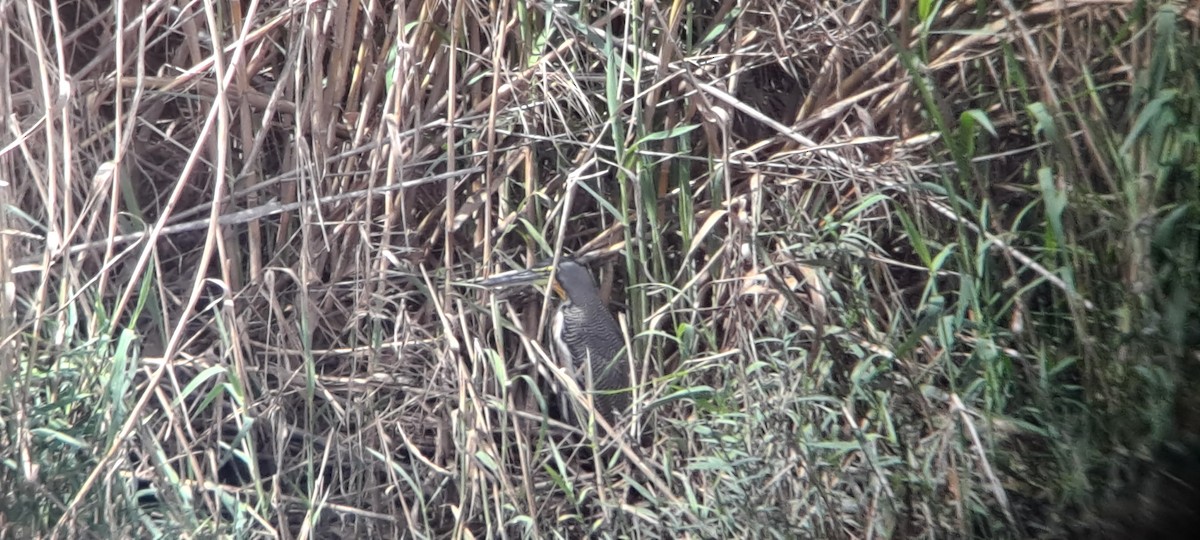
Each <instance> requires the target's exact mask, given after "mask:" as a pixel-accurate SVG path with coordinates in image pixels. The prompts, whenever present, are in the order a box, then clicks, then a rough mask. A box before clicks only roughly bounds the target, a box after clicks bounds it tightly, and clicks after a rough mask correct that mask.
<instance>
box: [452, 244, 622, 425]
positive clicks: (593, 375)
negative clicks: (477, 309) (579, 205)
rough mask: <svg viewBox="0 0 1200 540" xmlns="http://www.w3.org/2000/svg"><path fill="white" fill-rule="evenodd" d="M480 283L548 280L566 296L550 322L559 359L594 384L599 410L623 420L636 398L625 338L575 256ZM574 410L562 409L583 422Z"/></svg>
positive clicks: (613, 421) (583, 384) (612, 421)
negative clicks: (551, 322)
mask: <svg viewBox="0 0 1200 540" xmlns="http://www.w3.org/2000/svg"><path fill="white" fill-rule="evenodd" d="M476 284H477V285H481V286H484V287H488V288H494V289H499V288H505V287H513V286H519V285H542V286H545V285H549V286H550V289H551V290H553V291H554V293H555V294H556V295H557V296H558V297H559V298H560V299H561V302H560V303H559V306H558V310H557V312H556V313H555V315H554V323H553V325H552V326H551V332H552V334H553V339H554V344H555V348H556V349H557V350H558V356H559V362H560V363H563V364H566V365H565V366H563V367H565V368H567V371H568V373H570V374H572V376H573V377H574V379H575V381H576V382H577V383H578V384H579V387H580V388H581V389H583V390H584V391H585V392H586V391H589V390H590V394H591V396H592V404H593V406H594V407H595V409H596V412H597V413H598V414H599V415H601V416H603V418H604V419H605V420H606V421H607V422H608V423H609V425H611V426H613V427H614V428H617V427H618V426H619V425H621V423H622V421H623V420H624V419H625V418H626V417H627V415H628V413H629V405H630V400H631V396H630V384H629V381H630V373H629V364H628V362H626V361H625V358H626V355H625V354H624V352H625V338H624V335H623V334H622V333H621V327H620V326H618V325H617V321H616V319H614V318H613V316H612V313H610V312H609V311H608V307H607V306H606V305H605V304H604V301H603V300H601V299H600V291H599V290H598V289H597V288H596V282H595V281H594V280H593V279H592V274H591V273H590V272H588V270H587V268H584V267H583V265H581V264H579V263H577V262H575V261H574V260H571V259H561V260H559V261H558V264H557V266H556V265H554V264H553V261H543V262H541V263H538V264H537V265H535V266H534V268H531V269H529V270H514V271H511V272H504V273H501V274H496V275H494V276H492V277H490V278H487V279H484V280H480V281H477V282H476ZM589 380H590V382H591V385H590V386H589V385H588V382H589ZM571 410H572V407H571V406H570V405H567V406H566V409H565V410H564V411H563V412H564V413H565V416H566V419H567V421H569V422H573V423H577V424H578V423H579V422H578V421H577V420H576V419H575V418H576V417H575V415H573V414H571V412H570V411H571Z"/></svg>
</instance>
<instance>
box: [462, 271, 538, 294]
mask: <svg viewBox="0 0 1200 540" xmlns="http://www.w3.org/2000/svg"><path fill="white" fill-rule="evenodd" d="M549 278H550V268H548V267H547V268H534V269H532V270H512V271H509V272H501V273H499V274H496V275H494V276H492V277H489V278H487V279H480V280H477V281H475V282H474V284H475V285H479V286H480V287H487V288H489V289H502V288H504V287H516V286H519V285H545V284H546V282H547V281H548V280H549Z"/></svg>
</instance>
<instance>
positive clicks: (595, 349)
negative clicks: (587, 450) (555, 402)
mask: <svg viewBox="0 0 1200 540" xmlns="http://www.w3.org/2000/svg"><path fill="white" fill-rule="evenodd" d="M555 277H556V279H557V281H558V284H559V285H560V286H561V287H556V288H557V289H558V290H559V291H560V292H561V293H562V294H564V295H565V296H566V298H565V299H564V300H563V301H562V304H561V305H560V306H559V308H558V312H557V313H556V315H555V323H554V326H555V328H554V336H555V345H556V346H557V348H558V350H559V356H560V357H562V359H561V360H560V361H562V362H570V363H571V365H569V366H565V367H567V369H568V370H571V371H572V372H573V375H574V376H575V380H576V381H578V382H579V387H580V388H582V389H583V390H584V391H587V390H588V389H589V387H588V371H587V370H588V368H589V367H590V369H591V383H592V387H591V389H592V394H591V395H592V403H593V405H594V406H595V408H596V412H597V414H600V415H602V416H603V417H604V419H605V420H607V421H608V423H609V424H610V425H612V426H613V427H617V426H619V425H620V424H621V421H622V420H623V419H624V418H625V417H626V413H627V412H628V409H629V403H630V399H631V398H630V395H629V388H630V384H629V362H628V361H626V355H625V354H624V351H625V338H624V337H623V335H622V334H621V327H620V326H618V325H617V321H616V319H614V318H613V316H612V313H610V312H609V311H608V307H607V306H605V304H604V301H602V300H601V299H600V295H599V293H598V291H597V289H596V285H595V282H594V281H592V275H591V273H589V272H588V271H587V269H586V268H584V267H583V266H580V265H579V264H578V263H576V262H574V261H568V260H564V261H560V264H559V266H558V271H557V273H556V274H555ZM560 328H561V334H560V330H559V329H560ZM560 338H561V339H560ZM570 409H571V407H568V411H569V410H570ZM568 415H569V412H568ZM570 416H572V415H569V416H568V418H570Z"/></svg>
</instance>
